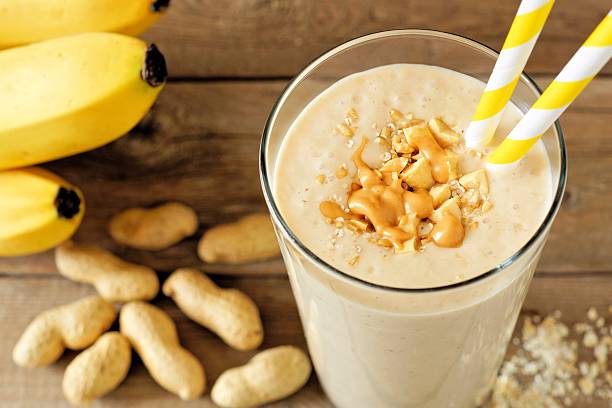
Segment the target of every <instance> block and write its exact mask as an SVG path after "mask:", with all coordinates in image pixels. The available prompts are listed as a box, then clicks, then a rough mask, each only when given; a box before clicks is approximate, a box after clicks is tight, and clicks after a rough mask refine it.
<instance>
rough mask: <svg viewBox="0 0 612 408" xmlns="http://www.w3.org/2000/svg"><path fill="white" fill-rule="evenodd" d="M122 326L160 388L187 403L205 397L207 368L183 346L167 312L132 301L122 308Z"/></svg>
mask: <svg viewBox="0 0 612 408" xmlns="http://www.w3.org/2000/svg"><path fill="white" fill-rule="evenodd" d="M119 326H120V331H121V334H123V335H124V336H125V337H127V338H128V339H129V340H130V343H131V345H132V347H133V348H134V350H136V352H137V353H138V355H139V356H140V358H141V360H142V362H143V364H144V365H145V367H146V368H147V370H148V371H149V373H150V374H151V377H153V379H154V380H155V381H156V382H157V383H158V384H159V385H161V386H162V387H163V388H165V389H166V390H168V391H170V392H172V393H174V394H176V395H178V396H179V397H181V399H183V400H191V399H195V398H198V397H199V396H200V395H202V393H203V392H204V390H205V388H206V377H205V372H204V367H203V366H202V364H201V363H200V362H199V361H198V359H197V358H196V357H195V356H194V355H193V354H191V353H190V352H189V351H187V350H186V349H184V348H183V347H182V346H181V345H180V343H179V339H178V334H177V332H176V326H175V325H174V322H173V321H172V319H170V317H169V316H168V315H167V314H166V312H164V311H163V310H161V309H160V308H158V307H156V306H153V305H151V304H148V303H144V302H130V303H128V304H126V305H124V306H123V308H122V309H121V314H120V316H119Z"/></svg>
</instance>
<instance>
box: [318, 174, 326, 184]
mask: <svg viewBox="0 0 612 408" xmlns="http://www.w3.org/2000/svg"><path fill="white" fill-rule="evenodd" d="M325 179H326V177H325V175H324V174H319V175H318V176H317V178H316V180H317V183H319V184H325Z"/></svg>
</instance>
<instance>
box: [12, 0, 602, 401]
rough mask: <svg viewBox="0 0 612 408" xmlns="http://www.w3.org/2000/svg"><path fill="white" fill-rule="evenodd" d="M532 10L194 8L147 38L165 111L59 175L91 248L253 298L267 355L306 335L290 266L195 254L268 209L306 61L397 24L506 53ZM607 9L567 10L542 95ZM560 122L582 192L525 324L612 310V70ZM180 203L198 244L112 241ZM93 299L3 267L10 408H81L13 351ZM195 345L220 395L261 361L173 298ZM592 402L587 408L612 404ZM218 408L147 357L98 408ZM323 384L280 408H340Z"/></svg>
mask: <svg viewBox="0 0 612 408" xmlns="http://www.w3.org/2000/svg"><path fill="white" fill-rule="evenodd" d="M517 4H518V1H513V2H507V1H499V2H487V4H486V5H484V4H483V3H482V2H477V1H474V0H468V1H460V0H428V1H416V0H381V1H377V2H367V1H362V0H343V1H333V2H330V1H324V0H301V1H300V0H294V1H282V0H233V1H225V2H220V1H212V0H206V1H204V0H199V1H196V0H179V1H174V3H173V4H172V7H171V8H170V10H169V12H168V15H167V16H166V17H165V18H163V19H162V20H160V22H159V24H158V25H156V26H155V27H153V29H152V30H151V31H150V32H149V33H147V34H146V35H145V38H147V39H148V40H151V41H155V42H156V43H157V44H158V45H159V46H160V48H161V49H162V50H163V51H164V53H165V54H166V56H167V59H168V64H169V68H170V71H171V75H172V78H171V80H170V83H169V84H168V85H167V87H166V89H165V90H164V91H163V92H162V94H161V96H160V99H159V101H158V102H157V104H156V105H155V107H154V109H153V110H152V112H151V113H150V114H149V115H148V116H147V117H146V118H145V120H143V122H142V123H141V124H140V125H139V126H137V127H136V128H135V129H134V130H133V131H132V132H131V133H130V135H129V136H127V137H124V138H122V139H120V140H118V141H117V142H115V143H112V144H110V145H108V146H105V147H103V148H100V149H97V150H95V151H92V152H89V153H86V154H82V155H79V156H76V157H73V158H68V159H64V160H60V161H57V162H54V163H49V164H48V165H47V167H48V168H50V169H52V170H54V171H57V172H58V173H60V174H61V175H62V176H64V177H66V178H67V179H69V180H70V181H72V182H74V183H75V184H77V185H79V186H80V187H81V188H82V190H83V191H84V193H85V196H86V199H87V205H88V209H87V215H86V219H85V221H84V223H83V226H82V228H81V229H80V230H79V232H78V234H77V236H76V239H77V240H78V241H80V242H88V243H97V244H100V245H103V246H105V247H107V248H109V249H111V250H113V251H114V252H116V253H117V254H119V255H121V256H123V257H125V258H126V259H129V260H132V261H136V262H141V263H144V264H147V265H150V266H152V267H154V268H155V269H156V270H158V271H159V273H160V276H161V277H162V279H163V278H164V277H165V276H166V273H167V272H169V271H172V270H173V269H174V268H176V267H180V266H197V267H199V268H201V269H203V270H205V271H207V272H210V273H212V274H214V278H215V280H217V282H218V283H220V284H221V285H222V286H227V287H236V288H239V289H241V290H244V291H245V292H246V293H248V294H249V295H251V296H253V298H254V299H255V301H256V302H257V303H258V304H259V305H260V306H261V308H262V315H263V320H264V325H265V329H266V340H265V343H264V347H268V346H274V345H278V344H287V343H290V344H296V345H298V346H301V347H304V345H305V344H304V338H303V334H302V329H301V325H300V322H299V318H298V316H297V311H296V308H295V303H294V301H293V298H292V295H291V292H290V289H289V285H288V282H287V280H286V276H285V270H284V267H283V265H282V262H281V261H280V260H272V261H268V262H262V263H257V264H253V265H243V266H224V265H207V264H204V263H202V262H201V261H199V260H198V259H197V257H196V256H195V247H196V244H197V240H198V238H199V236H200V235H201V232H202V231H203V230H205V229H206V228H208V227H210V226H212V225H214V224H217V223H220V222H224V221H230V220H233V219H235V218H236V217H238V216H240V215H242V214H246V213H249V212H252V211H260V210H265V204H264V202H263V197H262V195H261V190H260V185H259V179H258V173H257V150H258V147H259V141H260V135H261V130H262V129H263V125H264V123H265V120H266V117H267V115H268V113H269V111H270V109H271V107H272V104H273V103H274V101H275V99H276V98H277V97H278V95H279V93H280V92H281V91H282V89H283V87H284V85H285V84H286V82H287V80H288V78H289V77H290V76H291V75H293V74H295V73H296V72H297V71H298V70H299V69H300V68H301V67H302V66H303V65H304V64H305V63H306V62H308V61H309V60H310V59H312V58H313V57H315V56H317V55H318V54H320V53H321V52H322V51H324V50H326V49H328V48H330V47H332V46H334V45H336V44H338V43H339V42H341V41H344V40H347V39H349V38H353V37H355V36H358V35H361V34H365V33H368V32H373V31H378V30H384V29H391V28H408V27H413V28H434V29H439V30H445V31H451V32H455V33H458V34H462V35H466V36H469V37H472V38H475V39H477V40H479V41H481V42H483V43H485V44H487V45H489V46H492V47H494V48H499V47H500V46H501V44H502V42H503V38H504V35H505V33H506V30H507V28H508V26H509V24H510V22H511V20H512V18H513V15H514V13H515V11H516V7H517ZM608 8H609V5H608V4H607V2H605V1H603V0H584V1H582V2H580V6H579V7H576V2H574V1H571V0H558V1H557V4H556V6H555V8H554V9H553V11H552V13H551V16H550V18H549V22H548V23H547V25H546V28H545V29H544V32H543V34H542V37H541V40H540V42H539V45H538V47H537V48H536V50H535V51H534V54H533V56H532V58H531V60H530V62H529V65H528V72H532V73H535V74H536V80H537V82H538V83H539V84H540V85H541V86H542V85H545V84H546V83H548V82H549V81H550V80H551V79H552V76H551V75H552V74H554V73H556V72H558V70H559V69H560V68H561V67H562V66H563V64H564V63H565V61H567V59H568V58H569V57H570V56H571V54H572V53H573V51H574V50H575V49H576V47H577V46H578V44H579V43H580V42H581V41H582V40H583V39H584V38H585V37H586V36H587V34H588V33H589V32H590V31H591V29H592V28H593V26H594V24H595V23H596V22H598V21H599V20H600V19H601V17H603V15H604V14H605V13H606V12H607V10H608ZM604 73H605V74H604V75H602V76H600V77H598V78H597V79H596V80H594V81H593V83H592V84H591V85H590V86H589V87H588V88H587V90H586V91H585V92H584V94H583V95H581V96H580V97H579V98H578V99H577V101H576V103H575V104H574V105H573V106H572V107H571V108H570V109H569V110H568V112H567V113H566V114H565V115H564V116H563V119H562V120H561V123H562V126H563V130H564V132H565V136H566V141H567V145H568V151H569V157H570V167H569V168H570V171H569V182H568V190H567V195H566V197H565V200H564V202H563V205H562V208H561V211H560V213H559V216H558V218H557V220H556V223H555V225H554V227H553V229H552V231H551V235H550V238H549V241H548V244H547V247H546V249H545V253H544V256H543V258H542V261H541V263H540V266H539V268H538V272H537V274H536V277H535V279H534V282H533V284H532V287H531V290H530V293H529V295H528V298H527V301H526V304H525V307H524V311H523V313H524V314H534V313H537V314H546V313H550V312H552V311H553V310H557V309H558V310H561V311H562V313H563V316H564V321H566V322H567V323H569V324H571V323H573V322H575V321H578V320H581V319H583V316H584V313H585V312H586V310H587V308H588V307H589V306H596V307H598V308H599V309H600V311H602V312H603V311H605V310H607V307H608V305H609V304H610V303H611V302H612V297H611V294H612V251H610V248H611V247H612V234H610V233H609V230H610V228H612V201H611V200H610V199H609V198H608V195H609V191H611V190H612V138H611V137H610V123H612V77H611V76H609V75H608V74H610V73H612V66H611V65H608V66H607V67H606V68H605V69H604ZM165 200H180V201H184V202H186V203H188V204H190V205H192V206H193V207H194V208H196V209H197V211H198V213H199V216H200V221H201V227H200V231H198V233H197V234H196V236H194V237H192V238H189V239H187V240H185V241H184V242H183V243H181V244H180V245H177V246H175V247H173V248H171V249H168V250H165V251H161V252H156V253H151V252H144V251H135V250H129V249H127V248H124V247H121V246H118V245H116V244H114V243H113V242H112V241H111V240H110V238H109V237H108V234H107V233H106V223H107V221H108V219H109V217H110V216H111V215H112V214H115V213H116V212H118V211H119V210H121V209H123V208H126V207H131V206H140V205H142V206H147V205H151V204H154V203H156V202H161V201H165ZM90 293H92V290H91V288H89V287H87V286H84V285H79V284H75V283H72V282H69V281H66V280H65V279H63V278H61V277H60V276H59V275H58V274H57V273H56V270H55V267H54V264H53V258H52V254H51V253H44V254H40V255H37V256H31V257H23V258H9V259H0V325H1V327H3V329H4V333H3V336H0V349H1V350H3V351H2V352H1V353H0V384H1V387H0V401H2V403H0V405H1V406H3V407H43V406H44V407H60V406H66V404H65V402H64V401H63V398H62V395H61V378H62V373H63V369H64V367H65V365H66V364H67V363H68V362H69V361H70V359H71V358H72V357H74V355H75V353H73V352H70V353H67V354H66V355H65V356H64V357H63V358H62V359H61V361H60V362H59V363H58V364H57V365H54V366H51V367H49V368H44V369H34V370H28V369H19V368H17V367H15V366H14V365H13V363H12V362H11V360H10V351H11V349H12V347H13V346H14V344H15V342H16V340H17V338H18V337H19V335H20V333H21V331H22V330H23V328H24V327H25V325H26V324H27V323H28V322H29V321H30V320H31V319H32V318H33V317H34V316H35V315H36V314H37V313H39V312H40V311H42V310H44V309H46V308H49V307H52V306H55V305H58V304H62V303H66V302H68V301H71V300H75V299H78V298H80V297H82V296H85V295H86V294H90ZM155 303H157V304H159V305H161V306H163V307H164V308H165V309H167V310H168V311H169V312H170V314H171V316H172V317H173V318H174V319H175V321H176V322H177V325H178V329H179V334H180V337H181V341H182V342H183V344H184V345H186V347H187V348H189V349H190V350H192V351H193V352H194V353H195V354H196V355H197V356H198V357H199V358H200V359H201V360H202V361H203V362H204V363H205V365H206V368H207V371H208V373H209V380H210V383H212V382H213V381H214V379H215V378H216V377H217V376H218V375H219V373H220V372H221V371H222V370H223V369H225V368H227V367H230V366H233V365H237V364H241V363H243V362H245V361H246V360H248V358H249V357H250V356H251V355H252V353H240V352H235V351H232V350H230V349H229V348H228V347H226V346H224V345H223V344H222V343H221V342H220V341H219V340H218V339H217V338H216V337H215V336H213V335H212V334H211V333H209V332H208V331H206V330H204V329H202V328H201V327H199V326H197V325H195V324H194V323H192V322H190V321H189V320H187V319H186V318H185V317H184V316H183V315H182V314H181V313H180V312H179V311H178V310H177V309H176V308H175V307H174V305H173V304H172V302H170V301H169V300H168V299H165V298H163V297H160V298H158V299H156V301H155ZM606 404H607V403H606V402H605V401H593V400H584V401H581V402H579V404H578V405H575V406H576V407H604V406H607V405H606ZM128 405H129V406H136V407H139V406H143V407H150V406H154V407H165V406H168V407H170V406H183V405H184V406H212V403H210V401H209V400H208V399H207V398H203V399H201V400H199V401H197V402H192V403H184V404H183V403H178V399H177V398H175V397H174V396H172V395H171V394H169V393H167V392H165V391H163V390H162V389H161V388H159V387H158V386H156V385H155V383H154V382H153V381H152V380H151V378H150V377H149V376H148V374H147V373H146V370H144V368H143V367H142V364H141V363H140V362H138V361H136V362H135V363H134V364H133V367H132V369H131V372H130V375H129V376H128V379H127V380H126V382H125V383H124V384H122V385H121V387H120V388H119V389H118V390H117V391H116V392H114V393H112V394H111V395H109V396H108V397H106V398H104V399H102V400H101V401H99V402H97V403H95V404H94V406H100V407H102V406H104V407H107V406H108V407H111V406H112V407H115V406H117V407H118V406H128ZM329 405H330V404H329V402H327V400H326V399H325V397H324V395H323V392H322V390H321V389H320V387H319V385H318V384H317V382H316V379H315V378H314V376H313V378H312V379H311V381H310V383H309V384H308V386H307V387H306V388H304V389H303V390H302V391H300V392H299V393H298V394H296V395H295V396H293V397H292V398H290V399H289V400H286V401H282V402H280V403H277V404H276V405H274V406H278V407H326V406H329Z"/></svg>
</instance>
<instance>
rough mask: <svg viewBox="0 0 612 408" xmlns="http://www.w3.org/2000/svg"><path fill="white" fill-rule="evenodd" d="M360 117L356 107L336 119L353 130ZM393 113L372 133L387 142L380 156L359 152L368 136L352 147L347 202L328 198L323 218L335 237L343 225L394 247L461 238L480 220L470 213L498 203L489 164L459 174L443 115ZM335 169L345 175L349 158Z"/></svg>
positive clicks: (446, 243)
mask: <svg viewBox="0 0 612 408" xmlns="http://www.w3.org/2000/svg"><path fill="white" fill-rule="evenodd" d="M357 117H358V115H357V112H356V111H355V110H354V109H351V110H350V111H349V112H348V113H347V115H346V117H345V118H344V122H343V123H341V124H339V125H338V130H339V132H340V133H342V134H344V135H346V136H348V137H352V136H353V135H354V134H355V130H356V128H354V127H353V120H355V119H357ZM389 117H390V121H389V122H388V123H386V124H384V125H383V126H382V128H381V129H380V131H379V132H378V133H377V135H376V137H375V142H376V143H377V144H379V145H381V146H386V147H387V148H388V149H389V150H387V151H385V152H384V154H382V155H381V159H382V164H381V165H380V166H379V167H378V168H370V167H369V166H368V165H367V164H366V163H365V162H364V161H363V160H362V158H361V156H362V154H363V151H364V149H365V146H366V143H367V139H366V138H365V137H364V138H363V141H362V144H361V146H360V147H359V148H358V149H357V150H356V151H355V153H354V155H353V162H354V164H355V166H356V167H357V174H356V179H355V181H354V182H352V183H351V184H350V189H349V191H348V200H347V202H346V206H345V207H344V206H342V205H341V204H339V203H338V202H337V201H323V202H322V203H321V205H320V211H321V213H322V214H323V216H324V217H325V221H326V222H327V223H329V224H332V225H335V226H336V228H337V230H336V232H337V234H338V235H337V237H341V236H342V235H341V233H342V230H341V228H346V229H347V230H350V231H351V232H352V233H354V234H362V233H363V234H366V235H365V237H366V238H367V239H368V241H370V242H372V243H375V244H377V245H379V246H382V247H385V248H393V249H394V250H395V252H396V253H401V252H408V251H410V252H420V251H422V250H423V245H424V244H425V243H428V242H434V243H435V244H436V245H437V246H440V247H447V248H452V247H458V246H460V245H461V244H462V243H463V240H464V237H465V231H466V228H467V229H468V230H471V229H474V228H477V227H478V224H479V223H478V221H476V220H475V219H474V218H472V216H473V215H478V214H482V213H484V212H486V211H488V210H490V209H491V208H492V206H493V204H492V203H491V202H490V201H489V200H488V193H489V184H488V179H487V174H486V170H484V169H479V170H476V171H474V172H472V173H469V174H466V175H462V174H461V169H460V166H459V155H458V154H457V153H456V152H455V151H454V150H452V149H453V148H454V147H455V146H457V145H458V144H459V138H460V136H459V134H458V133H457V132H455V131H454V130H453V129H451V128H450V127H449V126H448V125H447V124H446V123H445V122H444V121H443V120H442V119H441V118H432V119H430V120H429V121H428V122H425V121H424V120H422V119H418V118H413V116H412V114H410V113H409V114H404V113H402V112H401V111H399V110H397V109H391V110H390V111H389ZM374 128H376V126H374ZM351 141H352V139H351ZM335 175H336V178H337V179H342V178H344V177H346V176H348V170H347V166H346V165H345V164H342V166H341V167H340V168H339V169H338V170H337V171H336V173H335ZM326 180H327V179H326V177H325V176H323V175H321V176H318V177H317V181H318V182H320V183H321V184H323V183H324V182H325V181H326ZM335 200H337V199H335ZM358 260H359V256H358V255H355V256H354V257H352V258H351V259H350V260H349V261H348V262H349V264H351V265H354V264H356V263H357V261H358Z"/></svg>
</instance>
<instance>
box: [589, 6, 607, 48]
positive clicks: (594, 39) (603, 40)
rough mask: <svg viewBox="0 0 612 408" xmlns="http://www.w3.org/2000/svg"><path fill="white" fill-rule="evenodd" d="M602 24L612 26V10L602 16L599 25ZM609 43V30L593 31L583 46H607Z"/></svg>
mask: <svg viewBox="0 0 612 408" xmlns="http://www.w3.org/2000/svg"><path fill="white" fill-rule="evenodd" d="M602 25H603V26H606V27H610V26H612V11H610V12H609V13H608V15H607V16H605V17H604V19H603V21H602V22H601V24H600V26H602ZM609 45H612V37H611V36H610V31H609V30H599V31H598V30H595V31H593V32H592V33H591V35H590V36H589V38H587V40H586V41H585V43H584V46H585V47H607V46H609Z"/></svg>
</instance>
